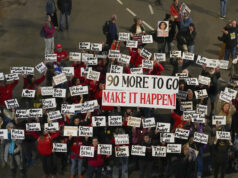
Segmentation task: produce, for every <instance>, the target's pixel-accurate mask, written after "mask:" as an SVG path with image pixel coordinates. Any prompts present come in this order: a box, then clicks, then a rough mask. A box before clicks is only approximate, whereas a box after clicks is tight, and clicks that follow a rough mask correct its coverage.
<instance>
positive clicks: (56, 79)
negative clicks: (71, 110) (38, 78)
mask: <svg viewBox="0 0 238 178" xmlns="http://www.w3.org/2000/svg"><path fill="white" fill-rule="evenodd" d="M53 80H54V83H55V85H59V84H61V83H65V82H67V78H66V75H65V73H61V74H59V75H56V76H54V77H53Z"/></svg>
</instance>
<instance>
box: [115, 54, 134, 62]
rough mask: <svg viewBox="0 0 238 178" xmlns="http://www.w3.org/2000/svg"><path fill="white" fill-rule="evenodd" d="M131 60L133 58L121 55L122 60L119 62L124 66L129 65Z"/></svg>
mask: <svg viewBox="0 0 238 178" xmlns="http://www.w3.org/2000/svg"><path fill="white" fill-rule="evenodd" d="M130 60H131V56H129V55H126V54H121V56H120V58H118V59H117V61H118V62H119V63H122V64H129V63H130Z"/></svg>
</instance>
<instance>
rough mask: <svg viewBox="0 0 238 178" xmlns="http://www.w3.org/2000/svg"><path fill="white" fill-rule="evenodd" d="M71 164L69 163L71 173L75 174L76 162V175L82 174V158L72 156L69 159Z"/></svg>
mask: <svg viewBox="0 0 238 178" xmlns="http://www.w3.org/2000/svg"><path fill="white" fill-rule="evenodd" d="M71 162H72V165H71V174H72V175H76V169H77V164H78V175H80V174H82V165H83V160H82V159H78V158H74V159H71Z"/></svg>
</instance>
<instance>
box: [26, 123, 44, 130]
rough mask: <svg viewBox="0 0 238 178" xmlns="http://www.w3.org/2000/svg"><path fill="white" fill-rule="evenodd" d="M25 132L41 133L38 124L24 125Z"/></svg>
mask: <svg viewBox="0 0 238 178" xmlns="http://www.w3.org/2000/svg"><path fill="white" fill-rule="evenodd" d="M26 131H35V132H37V131H41V126H40V123H26Z"/></svg>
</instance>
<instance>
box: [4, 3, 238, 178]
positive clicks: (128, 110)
mask: <svg viewBox="0 0 238 178" xmlns="http://www.w3.org/2000/svg"><path fill="white" fill-rule="evenodd" d="M57 4H58V8H59V10H60V12H61V15H60V23H59V24H60V26H59V31H63V30H64V28H63V20H62V19H63V17H65V19H66V27H65V28H66V29H68V28H69V15H70V12H71V8H72V2H71V0H58V2H57ZM181 7H182V3H181V2H179V0H173V3H172V4H171V6H170V13H169V14H166V16H165V19H163V20H164V21H168V22H169V33H168V36H166V37H158V36H157V34H156V32H146V29H145V27H144V26H143V23H142V19H140V18H135V19H134V20H135V21H134V22H135V23H134V25H133V26H132V27H131V28H130V32H128V33H130V39H129V40H133V41H136V40H137V41H138V47H136V48H132V47H128V48H127V47H126V43H127V42H126V41H119V34H118V33H119V32H118V30H117V25H116V23H117V16H116V15H112V17H111V19H110V20H108V21H106V23H105V24H104V25H103V33H104V34H105V36H106V42H105V43H104V42H102V43H97V44H98V46H100V45H101V47H102V49H101V50H96V51H95V50H93V49H92V48H90V47H89V48H88V47H85V46H87V45H85V44H83V43H81V48H80V49H79V51H78V53H77V54H80V57H78V58H77V59H73V55H72V54H71V53H70V52H69V51H66V50H64V48H63V47H64V46H62V44H60V43H57V44H56V45H54V33H55V27H58V22H57V15H56V9H57V8H56V5H55V2H54V0H47V3H46V14H47V15H48V16H47V20H46V22H45V23H44V24H43V27H42V29H41V32H40V35H41V36H42V37H43V38H44V39H45V56H46V60H45V61H43V63H44V64H43V65H45V66H46V68H45V70H44V71H42V74H41V75H42V76H40V77H39V78H36V77H35V76H34V75H33V74H32V73H31V74H30V75H29V74H27V73H24V72H23V73H17V74H19V78H22V79H23V81H24V85H23V90H26V91H30V90H31V91H32V90H34V91H35V93H34V96H33V97H32V98H29V97H26V96H22V97H20V96H19V97H18V101H19V106H18V107H17V106H16V105H8V102H7V101H9V100H11V99H13V92H15V91H14V88H15V87H16V86H17V85H18V83H19V80H20V79H19V78H14V79H12V80H14V81H11V82H9V81H7V80H6V78H7V77H6V76H5V79H4V77H3V78H2V80H1V84H0V107H1V110H0V163H1V166H2V168H4V169H7V168H10V170H11V172H12V176H13V177H14V176H16V174H17V173H20V174H21V175H22V176H23V177H27V170H28V168H29V167H31V166H32V165H33V164H34V162H35V161H36V160H37V159H40V160H41V162H42V169H43V173H42V175H40V176H41V177H44V178H45V177H49V176H52V178H53V177H56V176H57V174H58V175H63V174H64V173H65V171H66V170H67V167H71V168H70V172H71V178H74V177H79V178H83V177H87V178H92V177H93V176H95V177H96V178H101V177H113V178H119V177H121V178H128V177H129V176H130V175H131V173H132V172H133V171H135V170H138V177H139V178H151V177H152V176H153V173H157V174H156V175H157V176H158V177H160V178H168V177H172V176H175V177H176V178H201V177H203V176H204V173H205V172H206V171H207V172H209V174H214V178H218V176H219V175H220V177H221V178H223V177H224V176H225V174H226V172H228V171H231V170H237V166H238V163H237V153H238V135H237V133H238V94H237V89H236V87H237V85H238V83H237V80H238V78H234V76H235V74H236V73H235V74H234V75H233V74H231V76H230V80H229V81H227V82H226V83H225V84H224V83H221V81H220V78H221V72H220V70H224V69H220V65H219V64H218V65H215V66H211V65H209V66H208V63H207V62H206V60H205V58H201V56H199V55H197V54H195V55H194V56H193V58H192V60H188V59H184V58H183V57H182V56H183V55H182V54H183V53H184V54H194V53H195V40H196V35H197V31H196V28H195V22H193V20H192V18H191V17H190V14H189V13H188V12H181ZM222 17H224V15H222ZM222 32H223V34H222V35H221V37H219V40H221V41H222V42H223V48H224V52H223V53H224V54H223V56H224V60H225V61H228V62H229V63H230V65H229V66H228V67H227V69H228V70H229V67H232V68H234V66H236V65H237V60H236V48H237V32H238V28H237V24H236V21H235V20H233V21H231V22H229V24H228V25H227V26H226V27H224V29H223V30H222ZM146 34H147V35H148V34H149V35H150V34H151V35H152V36H153V39H154V41H155V42H157V43H158V49H157V51H158V53H159V54H165V56H167V57H168V58H170V59H169V62H170V64H171V66H172V68H173V71H172V73H171V74H169V75H168V76H177V77H178V79H179V85H178V90H179V92H178V93H177V98H176V107H175V108H174V109H172V110H171V112H170V111H169V112H168V113H169V114H167V115H169V117H168V118H167V117H166V115H164V114H161V113H160V112H161V109H156V107H155V108H148V107H140V106H138V107H121V106H105V105H103V100H102V98H103V91H104V90H105V86H106V82H107V78H106V76H107V74H108V73H111V72H112V69H111V68H112V66H120V67H122V68H123V70H122V71H121V72H119V73H124V74H130V75H138V74H135V73H133V72H132V70H131V69H132V68H142V63H143V60H151V61H153V67H152V69H148V68H143V69H142V73H140V75H154V76H163V75H164V73H165V72H166V70H165V67H164V62H161V61H160V60H159V59H156V57H154V56H152V57H150V58H151V59H150V58H149V59H147V58H146V56H143V55H142V51H143V49H144V48H146V44H144V43H143V42H142V41H141V37H142V36H143V35H146ZM175 41H176V42H177V50H176V51H177V52H179V51H181V53H180V55H178V56H173V55H171V54H172V53H173V52H174V51H172V45H171V44H172V43H175ZM84 45H85V46H84ZM91 45H92V43H91ZM82 46H84V47H82ZM89 46H90V44H89ZM166 47H167V49H166ZM99 48H100V47H99ZM116 50H119V51H120V52H121V53H122V51H123V53H124V54H126V55H127V56H129V62H125V61H123V60H121V59H120V57H119V58H111V57H109V53H108V51H112V52H113V51H116ZM52 54H55V55H56V56H57V57H56V60H54V61H50V60H48V59H47V58H48V57H49V55H52ZM83 56H86V59H84V60H83ZM87 56H88V57H87ZM84 58H85V57H84ZM89 58H90V59H92V58H96V61H97V62H96V63H93V64H88V62H87V60H89ZM202 59H204V60H202ZM206 59H207V58H206ZM224 60H222V61H224ZM162 61H163V60H162ZM207 61H208V59H207ZM217 63H218V62H217ZM191 65H197V66H196V68H201V69H202V70H201V73H200V75H201V76H203V77H205V81H203V82H200V80H199V82H198V83H197V82H196V80H195V83H193V82H191V80H192V79H196V78H198V77H199V76H200V75H199V76H195V75H194V73H193V71H189V66H191ZM70 67H71V68H72V69H73V72H72V74H71V75H70V74H67V81H63V82H61V83H59V84H57V83H56V80H55V77H56V76H59V75H61V74H64V71H65V70H64V68H70ZM90 71H96V72H99V73H100V76H99V79H98V80H96V79H95V80H92V79H90V78H88V73H90ZM0 78H1V77H0ZM193 81H194V80H193ZM77 86H78V87H79V86H80V87H87V91H88V92H87V94H85V93H83V94H76V95H73V94H72V91H71V88H72V87H77ZM45 87H49V88H48V90H47V92H49V93H50V87H51V88H52V87H53V89H52V91H54V89H65V91H66V93H65V96H64V97H57V96H55V97H53V96H52V95H54V94H52V93H51V94H48V95H45V94H43V89H44V88H45ZM204 90H205V94H204V93H203V92H204ZM199 91H203V92H202V94H201V93H200V94H201V95H199V94H198V93H199ZM20 93H22V92H20ZM224 93H225V94H224ZM181 95H182V96H181ZM221 95H222V96H223V95H226V97H221ZM52 98H55V101H56V105H55V106H51V107H46V104H45V101H46V99H52ZM90 101H96V103H97V107H93V108H92V107H90V105H89V104H87V105H86V104H85V103H87V102H90ZM84 104H85V105H84ZM73 105H75V107H76V105H77V106H79V108H81V109H80V110H76V109H75V110H74V111H73V112H72V111H70V109H68V110H67V109H63V106H73ZM201 106H203V108H204V107H205V108H206V109H205V110H204V109H201ZM206 106H207V107H206ZM82 107H85V108H86V109H85V108H84V109H85V112H83V111H82ZM87 107H88V108H87ZM208 108H209V109H208ZM28 109H42V114H41V115H39V116H36V117H31V116H30V115H29V113H28V114H25V115H24V116H25V117H27V118H24V117H23V118H22V117H20V115H19V114H18V112H17V111H18V110H22V112H23V110H25V111H26V110H28ZM54 111H55V112H57V111H60V116H59V117H57V118H56V119H52V118H51V117H50V116H49V113H52V112H54ZM197 115H198V118H199V119H197V120H196V118H194V117H195V116H197ZM96 116H105V117H106V118H109V117H111V116H121V118H122V122H121V124H119V125H117V126H111V125H109V124H108V123H107V124H106V126H102V127H99V126H97V125H95V123H94V122H93V118H94V117H96ZM132 117H136V118H140V119H141V124H140V126H139V127H136V126H131V125H128V122H129V120H130V118H132ZM147 118H153V119H152V120H154V121H155V124H154V125H153V126H151V127H145V126H144V124H143V123H144V122H145V120H146V119H147ZM219 119H220V120H219ZM106 121H107V119H106ZM108 122H109V121H108ZM30 123H35V124H36V123H38V124H39V125H40V127H39V128H40V129H39V128H38V129H36V128H32V129H29V126H28V124H30ZM46 123H47V124H48V126H46ZM54 123H56V125H58V127H56V128H57V129H55V127H53V125H52V124H54ZM159 124H168V125H169V127H168V130H167V131H165V130H166V129H165V130H163V129H162V130H161V129H159V127H158V125H159ZM49 125H51V126H52V128H53V129H50V127H51V126H49ZM69 126H72V128H87V129H90V128H91V129H92V134H91V135H90V134H89V135H86V136H80V135H79V134H78V135H76V136H75V135H73V132H72V135H71V134H66V133H65V132H66V128H69ZM4 130H5V131H7V136H6V137H4V133H5V132H4ZM14 130H15V131H14ZM22 130H23V131H24V134H23V136H24V137H23V138H22V137H21V138H17V137H13V135H12V134H13V133H15V132H17V133H18V132H19V133H20V132H21V131H22ZM186 131H188V135H186V134H184V133H186ZM77 132H78V130H77ZM181 132H183V133H181ZM166 134H167V136H165V135H166ZM199 134H200V137H202V136H204V137H205V141H204V137H203V139H200V140H199V139H198V138H200V137H198V136H197V135H199ZM20 135H21V134H20ZM201 135H202V136H201ZM21 136H22V135H21ZM119 136H122V137H121V138H120V139H119V138H118V137H119ZM206 136H207V137H206ZM127 139H128V140H127ZM55 143H58V144H62V145H66V150H64V151H62V150H63V149H62V150H60V149H59V148H58V149H55V148H53V147H55ZM104 144H107V145H111V151H109V152H108V153H107V154H105V153H104V154H102V153H101V149H102V145H104ZM175 144H177V146H178V147H177V146H176V148H174V149H175V150H172V149H171V150H170V151H168V150H169V147H170V146H171V145H172V146H173V145H175ZM85 146H88V147H85ZM134 146H143V148H145V150H144V151H142V153H141V152H140V153H137V154H131V152H132V150H133V149H134ZM91 148H93V151H92V152H90V151H89V150H91ZM99 148H100V149H99ZM125 148H127V149H128V150H127V149H125ZM140 148H142V147H140ZM163 148H165V150H167V153H166V151H165V152H163V151H162V150H163ZM177 148H180V149H177ZM82 149H86V150H83V151H82ZM120 149H121V150H120ZM138 149H139V148H138ZM156 149H157V151H155V150H156ZM162 152H163V153H162ZM86 153H88V154H92V156H87V154H86ZM205 157H206V160H207V161H206V163H205V161H204V160H205ZM155 170H158V171H157V172H156V171H155Z"/></svg>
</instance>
